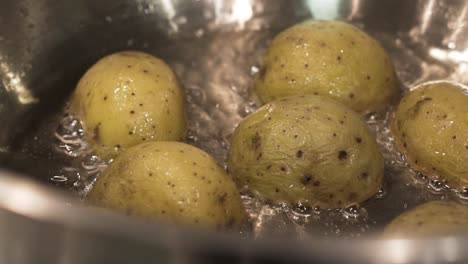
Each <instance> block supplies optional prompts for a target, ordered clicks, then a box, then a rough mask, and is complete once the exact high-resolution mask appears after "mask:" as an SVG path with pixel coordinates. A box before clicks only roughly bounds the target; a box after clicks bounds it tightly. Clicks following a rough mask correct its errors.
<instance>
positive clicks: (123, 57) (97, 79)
mask: <svg viewBox="0 0 468 264" xmlns="http://www.w3.org/2000/svg"><path fill="white" fill-rule="evenodd" d="M70 108H71V111H72V112H73V113H74V114H75V115H77V116H78V117H79V118H80V119H81V120H82V122H83V126H84V128H85V138H86V140H87V142H89V144H90V145H91V146H92V148H93V149H94V150H95V151H96V153H97V154H98V155H99V156H101V157H103V158H111V157H113V156H114V155H115V154H116V153H118V151H119V149H120V148H125V147H130V146H134V145H136V144H139V143H141V142H144V141H175V140H182V139H183V138H184V136H185V132H186V121H185V113H184V95H183V93H182V91H181V88H180V86H179V84H178V81H177V78H176V76H175V75H174V72H173V71H172V70H171V69H170V68H169V66H167V65H166V64H165V63H164V62H163V61H162V60H160V59H158V58H155V57H153V56H151V55H149V54H145V53H142V52H136V51H125V52H119V53H115V54H112V55H109V56H107V57H104V58H103V59H101V60H100V61H98V62H97V63H96V64H95V65H94V66H92V67H91V68H90V69H89V70H88V71H87V72H86V74H85V75H84V76H83V77H82V78H81V80H80V81H79V83H78V86H77V87H76V90H75V93H74V94H73V97H72V101H71V107H70Z"/></svg>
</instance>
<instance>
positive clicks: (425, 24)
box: [419, 0, 436, 34]
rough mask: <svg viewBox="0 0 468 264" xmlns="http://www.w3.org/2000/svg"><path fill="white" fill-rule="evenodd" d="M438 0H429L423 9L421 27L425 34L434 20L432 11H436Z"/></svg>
mask: <svg viewBox="0 0 468 264" xmlns="http://www.w3.org/2000/svg"><path fill="white" fill-rule="evenodd" d="M435 3H436V0H428V1H427V2H426V6H425V7H424V9H423V12H422V16H421V27H420V28H419V30H420V33H422V34H424V33H425V32H426V31H427V30H428V28H429V24H430V21H431V20H432V12H433V11H434V5H435Z"/></svg>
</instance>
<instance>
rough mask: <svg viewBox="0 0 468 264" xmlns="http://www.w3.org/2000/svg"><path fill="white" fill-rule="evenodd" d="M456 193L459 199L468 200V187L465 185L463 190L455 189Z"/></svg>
mask: <svg viewBox="0 0 468 264" xmlns="http://www.w3.org/2000/svg"><path fill="white" fill-rule="evenodd" d="M455 194H456V195H457V197H458V198H459V199H461V200H463V201H466V202H468V187H464V188H462V189H461V190H457V191H455Z"/></svg>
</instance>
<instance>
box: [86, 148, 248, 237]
mask: <svg viewBox="0 0 468 264" xmlns="http://www.w3.org/2000/svg"><path fill="white" fill-rule="evenodd" d="M87 202H88V203H89V204H91V205H96V206H101V207H105V208H110V209H114V210H117V211H120V212H122V213H126V214H128V215H134V216H139V217H143V218H145V219H148V220H158V221H165V222H170V223H177V224H184V225H195V226H200V227H205V228H209V229H216V230H222V229H227V228H233V227H239V225H240V224H241V223H242V222H243V221H244V217H245V213H244V210H243V208H242V204H241V200H240V196H239V193H238V191H237V189H236V186H235V184H234V182H233V181H232V179H231V178H230V177H229V176H227V175H226V174H225V173H224V170H223V169H221V168H220V167H218V166H217V164H216V162H215V161H214V160H213V159H212V158H211V157H210V156H209V155H208V154H206V153H205V152H203V151H201V150H199V149H197V148H195V147H192V146H190V145H187V144H184V143H180V142H162V141H161V142H150V143H144V144H140V145H137V146H134V147H131V148H129V149H128V150H126V151H123V152H122V153H121V154H120V155H118V156H117V157H116V158H115V160H114V162H112V163H111V164H110V166H109V167H108V168H107V169H106V170H105V171H104V172H103V174H102V175H100V176H99V178H98V180H97V182H96V185H95V186H94V188H93V189H92V190H91V192H90V193H89V195H88V197H87Z"/></svg>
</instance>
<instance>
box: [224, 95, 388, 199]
mask: <svg viewBox="0 0 468 264" xmlns="http://www.w3.org/2000/svg"><path fill="white" fill-rule="evenodd" d="M228 164H229V169H230V173H231V174H232V175H233V177H234V180H235V181H236V182H237V183H238V185H239V186H241V187H244V186H247V187H248V188H249V189H250V190H251V191H252V192H253V193H255V194H256V195H258V196H260V197H262V198H264V199H266V200H270V201H273V202H275V203H286V204H290V205H294V204H296V203H299V202H301V203H303V204H309V205H312V206H320V207H321V208H340V207H346V206H348V205H351V204H354V203H358V202H362V201H364V200H366V199H368V198H369V197H371V196H372V195H373V194H375V193H376V192H377V191H378V190H379V188H380V187H381V185H382V179H383V169H384V162H383V158H382V155H381V154H380V152H379V150H378V147H377V144H376V142H375V139H374V138H373V136H372V135H371V133H370V132H369V131H368V129H367V127H366V125H365V124H364V122H363V121H362V120H361V118H360V116H359V115H358V114H357V113H355V112H354V111H353V110H351V109H349V108H348V107H346V106H344V105H342V104H341V103H339V102H337V101H335V100H332V99H329V98H327V97H322V96H313V95H312V96H292V97H287V98H282V99H279V100H276V101H273V102H270V103H268V104H267V105H265V106H263V107H262V108H260V109H259V110H258V111H256V112H255V113H253V114H251V115H249V116H248V117H247V118H245V119H244V120H243V121H242V122H241V123H240V124H239V126H238V127H237V128H236V130H235V132H234V134H233V137H232V141H231V148H230V152H229V158H228Z"/></svg>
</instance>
